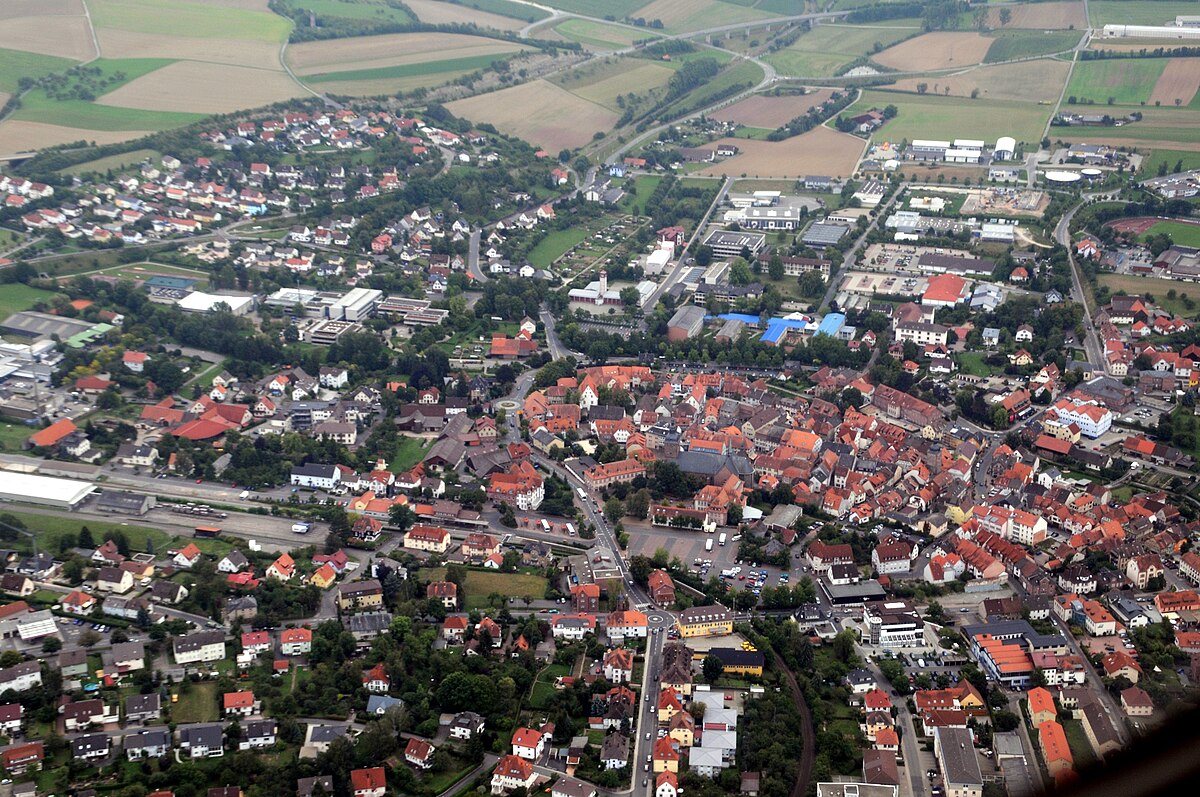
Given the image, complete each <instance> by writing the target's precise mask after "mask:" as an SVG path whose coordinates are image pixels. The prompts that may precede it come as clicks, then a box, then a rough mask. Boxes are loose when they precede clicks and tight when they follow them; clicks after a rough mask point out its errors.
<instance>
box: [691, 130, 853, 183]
mask: <svg viewBox="0 0 1200 797" xmlns="http://www.w3.org/2000/svg"><path fill="white" fill-rule="evenodd" d="M716 143H717V144H720V143H732V144H736V145H737V146H738V148H739V149H740V152H739V153H738V154H737V155H734V156H733V157H732V158H726V159H724V160H723V161H720V162H719V163H714V164H713V165H711V166H708V167H706V168H704V169H701V170H700V171H698V172H697V174H702V175H711V176H719V175H723V174H724V175H731V176H741V175H745V176H747V177H803V176H805V175H808V174H827V175H829V176H831V177H849V176H850V175H851V174H853V173H854V167H855V166H856V165H857V164H858V159H859V157H860V156H861V155H862V152H863V146H864V144H865V143H866V142H864V141H863V140H862V139H861V138H856V137H855V136H851V135H848V134H846V133H839V132H837V131H836V130H831V129H829V128H828V127H823V126H822V127H815V128H813V129H812V130H809V131H808V132H807V133H803V134H801V135H798V136H793V137H792V138H789V139H785V140H784V141H752V140H747V139H741V138H739V139H721V141H718V142H716Z"/></svg>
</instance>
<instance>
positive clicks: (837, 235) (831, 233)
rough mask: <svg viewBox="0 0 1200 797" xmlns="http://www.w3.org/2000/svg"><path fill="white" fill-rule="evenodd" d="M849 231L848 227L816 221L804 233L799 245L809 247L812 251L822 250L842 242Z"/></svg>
mask: <svg viewBox="0 0 1200 797" xmlns="http://www.w3.org/2000/svg"><path fill="white" fill-rule="evenodd" d="M849 229H850V228H849V227H846V226H845V225H842V224H827V223H826V222H823V221H818V222H816V223H815V224H813V225H812V226H811V227H809V228H808V229H807V230H805V231H804V237H803V238H802V239H801V243H803V244H804V245H805V246H811V247H813V248H814V249H824V248H825V247H827V246H832V245H833V244H836V243H837V242H838V241H840V240H842V238H843V237H844V236H845V235H846V233H847V232H848V231H849Z"/></svg>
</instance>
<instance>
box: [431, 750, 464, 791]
mask: <svg viewBox="0 0 1200 797" xmlns="http://www.w3.org/2000/svg"><path fill="white" fill-rule="evenodd" d="M474 768H475V765H474V764H469V763H466V762H464V761H463V760H462V759H460V758H459V757H458V756H455V755H451V756H450V766H448V767H447V768H446V769H445V770H444V771H443V772H438V773H436V774H429V775H426V776H425V777H423V778H421V785H422V786H424V787H425V788H427V789H429V790H430V791H431V792H432V793H434V794H441V793H442V792H443V791H445V790H446V789H448V788H450V787H451V786H453V785H454V784H455V783H457V782H458V779H459V778H461V777H462V776H463V775H466V774H467V773H468V772H470V771H471V770H472V769H474Z"/></svg>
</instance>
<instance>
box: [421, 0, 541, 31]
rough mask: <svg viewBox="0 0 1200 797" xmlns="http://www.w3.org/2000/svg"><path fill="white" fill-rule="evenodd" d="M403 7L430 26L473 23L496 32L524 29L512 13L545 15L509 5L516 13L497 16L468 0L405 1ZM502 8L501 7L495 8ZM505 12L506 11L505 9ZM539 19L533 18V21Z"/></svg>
mask: <svg viewBox="0 0 1200 797" xmlns="http://www.w3.org/2000/svg"><path fill="white" fill-rule="evenodd" d="M405 5H406V6H408V7H409V8H411V9H412V10H413V13H415V14H416V15H417V18H418V19H420V20H421V21H422V22H428V23H429V24H430V25H446V24H451V23H455V22H458V23H462V22H467V23H471V22H473V23H475V24H476V25H478V26H479V27H481V28H495V29H496V30H520V29H521V28H522V27H524V25H525V22H526V21H533V20H525V19H522V18H518V17H516V16H513V13H519V12H520V11H524V10H528V11H530V12H533V13H532V14H531V16H533V15H534V14H542V15H545V12H544V11H540V10H539V9H536V8H533V7H532V6H520V5H517V4H515V3H509V4H508V5H510V6H511V7H512V8H513V9H517V11H516V12H512V13H509V14H498V13H495V12H494V11H492V10H491V9H490V8H489V4H488V3H486V2H483V0H470V2H469V3H468V2H463V3H446V2H440V0H411V2H409V1H408V0H406V2H405ZM497 7H500V8H503V6H497ZM506 10H507V9H506ZM538 18H539V17H537V16H533V19H538Z"/></svg>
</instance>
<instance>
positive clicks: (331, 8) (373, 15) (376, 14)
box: [302, 0, 413, 24]
mask: <svg viewBox="0 0 1200 797" xmlns="http://www.w3.org/2000/svg"><path fill="white" fill-rule="evenodd" d="M302 7H303V8H304V10H305V11H308V12H310V13H313V14H316V15H317V18H318V19H320V18H321V17H339V18H341V19H365V20H371V21H373V22H380V23H383V24H392V23H401V24H403V23H405V22H412V21H413V18H412V17H411V16H410V15H409V14H406V13H404V11H403V10H402V9H400V8H396V7H395V6H390V5H387V4H386V3H382V2H373V0H365V2H364V0H304V2H303V3H302Z"/></svg>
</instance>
